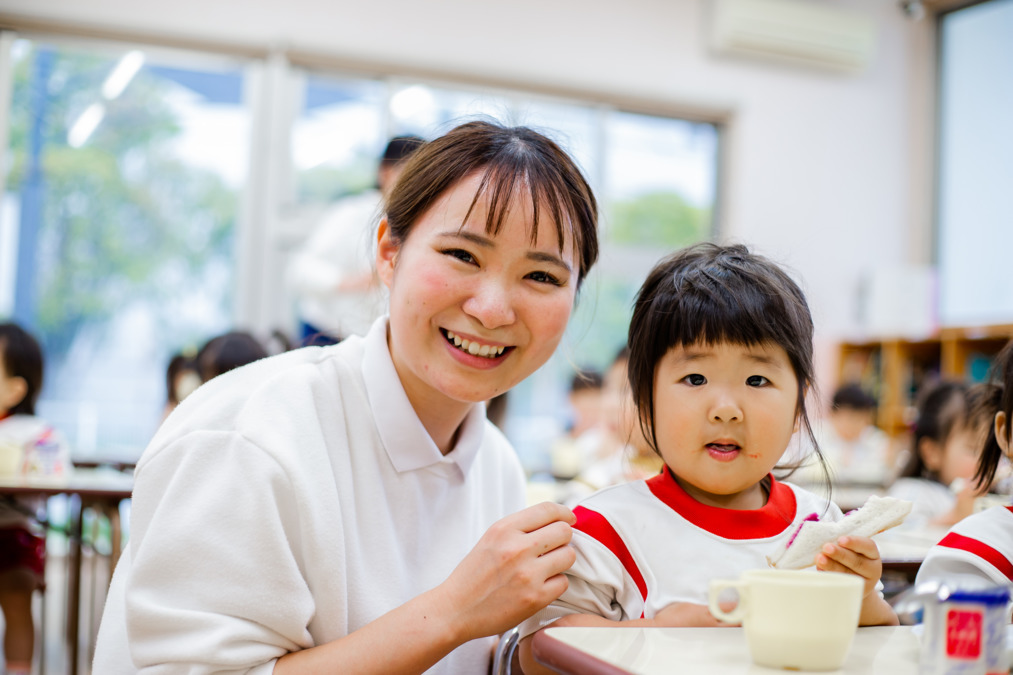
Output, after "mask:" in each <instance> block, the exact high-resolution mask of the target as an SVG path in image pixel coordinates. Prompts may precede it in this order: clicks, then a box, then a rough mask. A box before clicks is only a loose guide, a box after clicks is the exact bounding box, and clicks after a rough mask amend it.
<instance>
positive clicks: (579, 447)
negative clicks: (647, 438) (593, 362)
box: [551, 368, 605, 480]
mask: <svg viewBox="0 0 1013 675" xmlns="http://www.w3.org/2000/svg"><path fill="white" fill-rule="evenodd" d="M602 398H603V393H602V375H601V373H599V372H598V371H597V370H593V369H589V368H585V369H579V370H577V371H576V372H575V373H574V374H573V378H572V379H571V380H570V391H569V393H568V394H567V401H568V403H569V404H570V415H571V417H570V421H569V423H568V424H567V428H566V432H565V433H564V434H562V435H561V436H560V437H559V438H557V439H556V440H555V441H554V442H553V444H552V449H551V461H552V475H553V476H555V477H556V478H558V479H562V480H569V479H571V478H573V477H574V476H576V475H577V474H579V473H580V472H581V471H583V470H584V468H585V467H586V466H587V465H588V463H589V462H590V461H591V460H593V459H594V455H595V454H596V453H597V451H598V449H599V447H600V446H601V444H602V441H603V438H604V435H605V431H604V429H603V427H602Z"/></svg>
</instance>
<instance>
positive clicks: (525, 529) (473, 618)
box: [434, 502, 576, 642]
mask: <svg viewBox="0 0 1013 675" xmlns="http://www.w3.org/2000/svg"><path fill="white" fill-rule="evenodd" d="M574 522H576V518H575V517H574V515H573V512H572V511H570V509H568V508H566V507H565V506H561V505H559V504H553V503H551V502H544V503H542V504H536V505H534V506H531V507H528V508H526V509H524V510H523V511H518V512H517V513H514V514H512V515H510V516H507V517H506V518H503V519H502V520H499V521H497V522H496V523H495V524H493V526H492V527H490V528H489V530H488V531H487V532H486V533H485V534H484V535H483V536H482V538H481V539H480V540H479V542H478V544H476V545H475V548H473V549H472V550H471V552H470V553H469V554H468V555H467V556H465V558H464V560H462V561H461V563H460V564H459V565H458V566H457V568H456V569H455V570H454V571H453V573H452V574H451V575H450V577H449V578H448V579H447V580H446V581H445V582H443V583H442V584H440V586H439V587H437V588H436V589H434V591H435V593H436V594H437V596H438V597H439V598H441V600H442V602H443V604H444V608H445V610H446V614H445V616H448V617H453V621H454V623H455V625H456V626H457V630H458V631H459V634H460V638H461V642H465V641H467V640H471V639H474V638H478V637H483V636H486V635H495V634H497V633H502V632H504V631H506V630H509V629H510V628H513V627H514V626H516V625H517V624H519V623H520V622H521V621H523V620H524V619H526V618H528V617H529V616H531V615H532V614H534V613H535V612H537V611H538V610H540V609H542V608H543V607H545V606H546V605H548V604H549V603H550V602H552V601H553V600H555V599H556V598H558V597H559V596H560V595H562V594H563V591H565V590H566V587H567V581H566V577H565V576H564V575H563V573H564V572H566V570H568V569H570V567H571V566H572V565H573V562H574V560H576V553H575V552H574V550H573V549H572V548H570V547H569V546H568V544H569V543H570V539H571V537H572V531H571V529H570V525H572V524H573V523H574Z"/></svg>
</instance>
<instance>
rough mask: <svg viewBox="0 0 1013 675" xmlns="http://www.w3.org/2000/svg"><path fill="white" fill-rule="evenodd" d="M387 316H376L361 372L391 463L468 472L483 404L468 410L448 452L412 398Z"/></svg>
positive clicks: (481, 430)
mask: <svg viewBox="0 0 1013 675" xmlns="http://www.w3.org/2000/svg"><path fill="white" fill-rule="evenodd" d="M387 323H388V318H387V317H381V318H379V319H377V320H376V321H375V322H374V323H373V325H372V327H371V328H370V329H369V332H368V333H367V334H366V336H365V339H364V342H363V359H362V375H363V379H364V380H365V383H366V395H367V397H368V398H369V405H370V408H371V409H372V412H373V418H374V419H375V420H376V427H377V431H378V432H379V434H380V439H381V441H382V442H383V447H384V449H385V450H386V451H387V455H388V457H390V461H391V463H392V464H393V465H394V468H395V469H397V471H398V472H401V473H403V472H406V471H415V470H417V469H423V468H426V467H433V466H438V465H441V464H442V465H448V464H449V465H452V466H456V467H457V469H458V471H459V472H460V475H461V477H462V478H463V477H464V476H466V475H467V474H468V470H469V469H470V468H471V465H472V463H473V462H474V460H475V455H476V453H477V452H478V448H479V446H480V445H481V444H482V437H483V434H484V433H485V424H486V418H485V404H483V403H476V404H475V405H473V406H472V407H471V410H470V411H468V415H467V416H466V417H465V418H464V422H462V424H461V428H460V431H459V433H458V434H457V443H456V444H455V445H454V447H453V449H452V450H451V451H450V452H449V453H447V454H446V456H444V455H443V454H442V453H441V452H440V450H439V448H437V447H436V443H435V442H433V439H432V438H431V437H430V436H429V433H428V432H427V431H426V428H425V427H424V426H423V425H422V420H420V419H419V418H418V415H417V414H416V413H415V409H414V408H412V405H411V403H410V402H409V401H408V395H407V394H406V393H405V390H404V387H403V386H402V385H401V379H400V378H399V377H398V375H397V370H395V368H394V362H393V360H392V359H391V356H390V349H389V347H388V346H387Z"/></svg>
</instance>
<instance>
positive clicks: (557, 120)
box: [516, 100, 600, 189]
mask: <svg viewBox="0 0 1013 675" xmlns="http://www.w3.org/2000/svg"><path fill="white" fill-rule="evenodd" d="M516 107H517V114H516V119H517V123H518V124H523V125H525V126H529V127H531V128H533V129H535V130H536V131H540V132H542V133H543V134H545V135H546V136H548V137H549V138H551V139H552V140H554V141H556V143H558V144H559V145H560V147H562V148H563V149H564V150H566V152H568V153H569V154H570V156H571V157H573V159H574V161H576V162H577V165H578V166H579V167H580V169H581V171H583V172H584V177H585V178H587V180H588V182H589V183H590V184H591V187H592V188H593V189H598V188H599V183H600V180H599V177H598V171H599V163H598V161H597V159H598V155H599V150H600V149H599V148H598V124H597V122H598V117H599V114H598V110H597V109H595V108H592V107H590V106H586V105H583V106H582V105H575V104H567V103H557V102H546V101H524V100H519V101H518V102H517V104H516Z"/></svg>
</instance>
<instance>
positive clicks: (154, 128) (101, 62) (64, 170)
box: [2, 40, 249, 459]
mask: <svg viewBox="0 0 1013 675" xmlns="http://www.w3.org/2000/svg"><path fill="white" fill-rule="evenodd" d="M13 62H14V87H13V92H12V96H13V100H12V106H11V129H10V131H11V133H10V155H9V157H10V159H11V163H12V164H11V170H10V172H9V174H8V176H7V183H6V192H5V196H4V208H3V210H2V217H3V222H4V226H3V229H4V231H5V232H14V233H15V235H14V236H15V238H16V240H17V246H18V256H17V271H16V275H15V282H14V286H15V287H14V302H13V306H12V307H11V313H12V314H13V317H14V319H15V320H17V321H19V322H20V323H22V324H23V325H25V327H26V328H28V329H29V330H31V331H32V332H33V333H34V334H35V335H37V336H38V337H39V339H40V341H41V342H42V343H43V347H44V350H45V354H46V361H47V364H46V366H47V376H46V386H45V388H44V391H43V397H42V400H41V401H40V405H39V414H40V415H42V416H44V417H46V418H48V419H49V420H50V421H51V422H53V423H54V424H56V425H57V426H58V427H59V428H61V429H62V430H63V431H64V432H65V433H66V434H67V435H68V436H69V437H70V438H71V440H72V442H73V444H74V452H75V455H76V456H77V457H101V458H113V459H134V458H136V457H137V455H139V453H140V451H141V450H142V449H143V447H144V446H145V445H146V443H147V441H148V440H149V439H150V437H151V435H152V433H153V432H154V430H155V429H156V427H157V425H158V423H159V421H160V418H161V414H162V408H163V406H164V404H165V396H166V394H165V384H164V382H165V368H166V365H167V363H168V360H169V357H170V355H171V354H172V353H173V352H175V351H177V350H179V349H181V348H182V347H184V346H188V345H196V344H198V343H199V342H202V341H203V340H204V339H206V338H207V337H208V336H210V335H211V334H213V333H215V332H220V331H222V330H225V329H226V328H228V327H229V324H230V316H231V296H232V278H233V264H234V261H233V246H232V242H233V232H234V225H235V220H236V212H237V207H238V196H239V191H240V188H241V186H242V184H243V182H244V180H245V174H246V167H247V147H248V136H249V124H248V115H247V113H246V111H245V110H244V109H243V107H242V105H241V97H242V86H243V77H242V74H241V71H240V70H239V69H238V66H237V65H236V64H232V63H224V64H223V63H221V62H219V61H210V60H208V61H207V62H206V63H205V62H203V61H202V60H200V59H199V58H197V57H193V56H191V55H187V56H186V59H185V60H179V59H176V58H170V57H166V56H159V55H156V54H154V53H147V52H144V51H136V50H134V51H132V50H126V49H117V48H115V47H107V46H96V47H94V48H87V47H80V46H75V47H67V46H63V45H60V44H56V43H47V42H41V41H26V40H21V41H18V42H17V43H16V44H15V47H14V58H13ZM195 64H196V65H195Z"/></svg>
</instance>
